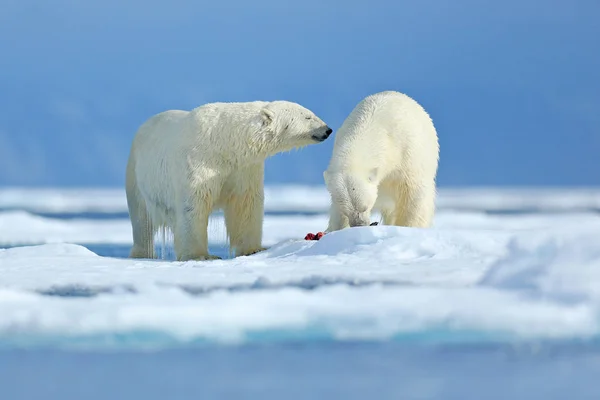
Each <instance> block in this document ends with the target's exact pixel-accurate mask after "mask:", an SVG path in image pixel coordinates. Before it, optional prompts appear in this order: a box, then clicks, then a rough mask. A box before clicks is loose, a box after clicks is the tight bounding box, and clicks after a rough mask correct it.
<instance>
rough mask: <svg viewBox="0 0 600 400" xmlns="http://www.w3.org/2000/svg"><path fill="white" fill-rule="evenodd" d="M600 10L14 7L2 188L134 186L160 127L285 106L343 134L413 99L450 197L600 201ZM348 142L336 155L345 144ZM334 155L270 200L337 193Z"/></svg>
mask: <svg viewBox="0 0 600 400" xmlns="http://www.w3.org/2000/svg"><path fill="white" fill-rule="evenodd" d="M599 17H600V3H598V1H596V0H579V1H577V0H575V1H567V0H563V1H557V0H507V1H503V2H499V1H495V2H489V1H483V0H437V1H433V0H419V1H411V2H407V1H394V0H388V1H380V0H370V1H368V2H359V1H354V0H350V1H341V0H338V1H325V0H307V1H302V2H297V1H296V2H290V1H275V0H269V1H262V0H258V1H251V2H250V1H242V0H235V1H229V0H222V1H218V2H210V3H208V2H202V1H187V0H173V1H168V2H167V1H156V0H149V1H141V0H133V1H120V0H119V1H117V0H104V1H95V0H88V1H80V0H55V1H52V2H49V1H45V0H44V1H28V0H8V1H7V0H4V1H3V4H2V12H1V13H0V110H2V111H1V112H0V185H23V186H24V185H30V186H121V185H123V182H124V171H125V164H126V161H127V155H128V153H129V146H130V143H131V139H132V137H133V135H134V133H135V130H136V129H137V127H138V126H139V125H140V124H141V123H142V122H143V121H144V120H145V119H146V118H148V117H149V116H151V115H152V114H155V113H157V112H160V111H163V110H165V109H171V108H179V109H182V108H183V109H190V108H193V107H196V106H198V105H200V104H203V103H206V102H211V101H250V100H275V99H285V100H291V101H296V102H299V103H301V104H303V105H304V106H306V107H308V108H310V109H311V110H313V111H314V112H315V113H317V114H318V115H319V116H320V117H321V118H323V119H324V120H325V121H326V122H328V123H329V125H331V126H332V127H333V128H334V130H335V129H336V128H337V127H339V126H340V125H341V123H342V121H343V120H344V118H345V117H346V116H347V115H348V113H350V111H351V110H352V108H353V107H354V106H355V105H356V103H358V102H359V101H360V100H361V99H362V98H364V97H365V96H367V95H369V94H371V93H375V92H378V91H382V90H398V91H401V92H404V93H407V94H408V95H410V96H411V97H413V98H415V99H416V100H417V101H418V102H420V103H421V104H422V105H423V106H424V107H425V108H426V109H427V111H428V112H429V113H430V114H431V116H432V118H433V120H434V123H435V125H436V127H437V129H438V135H439V138H440V145H441V154H440V156H441V160H440V169H439V174H438V182H439V185H440V186H467V185H598V184H600V155H599V154H600V112H599V110H600V51H598V38H600V24H598V20H599ZM332 139H333V138H332ZM332 146H333V140H328V141H326V142H325V143H323V144H319V145H314V146H310V147H307V148H305V149H303V150H302V151H295V152H292V153H286V154H282V155H278V156H275V157H274V158H272V159H269V160H268V162H267V166H266V173H265V175H266V181H267V183H313V184H321V183H322V171H323V170H324V169H325V168H326V166H327V163H328V160H329V156H330V154H331V150H332Z"/></svg>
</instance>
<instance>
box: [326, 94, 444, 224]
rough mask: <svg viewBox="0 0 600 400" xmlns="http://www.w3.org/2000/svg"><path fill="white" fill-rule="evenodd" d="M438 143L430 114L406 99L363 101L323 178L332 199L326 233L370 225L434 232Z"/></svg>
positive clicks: (341, 131) (390, 97)
mask: <svg viewBox="0 0 600 400" xmlns="http://www.w3.org/2000/svg"><path fill="white" fill-rule="evenodd" d="M438 160H439V144H438V137H437V133H436V130H435V127H434V125H433V122H432V121H431V118H430V117H429V115H428V114H427V112H426V111H425V110H424V109H423V108H422V107H421V106H420V105H419V104H418V103H417V102H416V101H414V100H413V99H411V98H410V97H408V96H406V95H405V94H402V93H398V92H394V91H385V92H381V93H376V94H373V95H370V96H368V97H366V98H365V99H363V100H362V101H361V102H360V103H358V105H357V106H356V107H355V108H354V110H353V111H352V112H351V113H350V115H349V116H348V117H347V118H346V120H345V121H344V123H343V124H342V126H341V127H340V129H339V130H338V131H337V133H336V135H335V142H334V148H333V154H332V156H331V160H330V162H329V166H328V168H327V170H326V171H325V172H324V173H323V177H324V179H325V184H326V186H327V189H328V191H329V193H330V195H331V209H330V218H329V226H328V228H327V230H326V231H325V232H332V231H336V230H340V229H343V228H347V227H354V226H365V225H369V224H370V222H371V221H370V219H371V212H372V211H373V210H378V211H379V212H380V213H381V216H382V219H383V224H384V225H397V226H407V227H429V226H430V225H431V223H432V219H433V215H434V211H435V197H436V183H435V179H436V174H437V169H438Z"/></svg>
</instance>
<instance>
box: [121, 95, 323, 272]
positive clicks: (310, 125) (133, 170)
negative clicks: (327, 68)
mask: <svg viewBox="0 0 600 400" xmlns="http://www.w3.org/2000/svg"><path fill="white" fill-rule="evenodd" d="M330 133H331V129H329V127H328V126H327V125H326V124H325V123H324V122H323V121H322V120H321V119H319V118H318V117H317V116H316V115H315V114H314V113H312V112H311V111H310V110H307V109H306V108H304V107H302V106H300V105H299V104H296V103H291V102H286V101H274V102H264V101H255V102H247V103H211V104H206V105H203V106H200V107H198V108H195V109H193V110H191V111H180V110H169V111H165V112H162V113H159V114H157V115H155V116H153V117H151V118H150V119H149V120H147V121H146V122H145V123H144V124H143V125H142V126H141V127H140V128H139V130H138V131H137V133H136V136H135V138H134V140H133V143H132V147H131V152H130V156H129V161H128V163H127V176H126V193H127V204H128V207H129V215H130V219H131V225H132V228H133V248H132V249H131V253H130V257H135V258H154V257H155V253H154V244H153V238H154V233H155V232H156V231H157V230H158V229H159V228H163V227H166V228H170V229H171V230H172V231H173V234H174V240H175V243H174V245H175V254H176V257H177V259H178V260H189V259H197V260H204V259H214V258H218V257H216V256H212V255H209V254H208V238H207V225H208V217H209V214H210V213H211V212H212V211H214V210H217V209H223V211H224V214H225V223H226V228H227V234H228V237H229V242H230V249H231V250H232V251H233V250H235V253H236V255H249V254H253V253H256V252H258V251H261V250H263V248H262V247H261V240H262V225H263V206H264V190H263V177H264V161H265V159H266V158H267V157H269V156H271V155H274V154H276V153H279V152H283V151H289V150H292V149H293V148H300V147H303V146H306V145H309V144H313V143H318V142H320V141H323V140H325V139H326V138H327V137H328V136H329V134H330Z"/></svg>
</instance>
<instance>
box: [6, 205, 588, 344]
mask: <svg viewBox="0 0 600 400" xmlns="http://www.w3.org/2000/svg"><path fill="white" fill-rule="evenodd" d="M555 217H556V218H558V219H559V221H558V222H557V221H556V220H555ZM555 217H550V219H548V218H546V219H545V222H544V220H543V219H540V220H536V219H535V218H534V217H527V218H529V220H528V219H527V218H525V217H503V218H504V219H502V218H500V217H498V218H499V219H498V221H496V220H495V219H494V218H495V217H491V216H481V215H480V216H479V217H477V218H476V217H475V216H472V217H469V216H468V215H467V217H466V218H465V219H464V221H463V222H464V224H461V223H459V221H461V220H460V218H459V217H458V216H456V215H454V216H452V215H448V216H446V217H444V216H440V217H439V220H438V221H439V224H438V225H439V226H436V227H435V228H432V229H410V228H401V227H385V226H377V227H364V228H352V229H346V230H342V231H339V232H335V233H331V234H328V235H326V236H325V237H323V238H322V239H321V240H320V241H304V240H294V239H286V240H282V241H280V242H277V243H276V244H274V245H273V246H272V247H271V248H270V249H269V250H267V251H265V252H263V253H259V254H256V255H253V256H249V257H239V258H235V259H226V260H219V261H209V262H194V261H188V262H173V261H164V260H130V259H124V258H123V259H120V258H107V257H101V256H98V255H96V254H95V253H93V252H91V251H89V250H88V249H86V248H85V247H82V246H80V245H75V244H66V243H56V244H45V245H39V246H24V247H16V248H9V249H4V250H0V345H4V346H34V345H58V346H92V347H94V346H96V347H98V346H99V347H102V346H150V347H164V346H180V345H189V344H206V343H215V344H228V345H231V344H239V343H249V342H256V341H285V340H335V341H344V340H416V341H419V340H421V341H434V342H446V341H497V340H499V341H520V340H587V339H595V338H597V337H598V335H599V333H600V312H599V311H600V309H599V306H600V284H598V282H600V245H599V244H598V237H599V235H598V233H600V219H599V218H598V216H597V215H592V214H587V215H586V216H585V218H584V216H581V215H580V216H575V217H573V216H572V219H571V221H570V222H569V221H567V220H566V219H562V220H561V216H555ZM320 218H322V219H323V218H325V219H324V220H321V222H323V221H326V217H325V216H321V217H320ZM444 218H448V220H449V221H454V222H452V223H449V222H448V221H447V223H444V222H443V221H444ZM490 218H491V219H490ZM511 218H516V219H514V220H512V219H511ZM506 219H508V220H506ZM517 219H520V221H521V224H518V223H517V222H516V221H517ZM289 221H290V220H288V222H287V224H282V226H281V227H280V229H283V230H287V229H288V228H289V229H291V228H293V227H291V224H292V223H290V222H289ZM494 221H496V222H497V223H496V224H494ZM511 221H512V222H511ZM311 223H312V224H314V223H315V221H311ZM265 224H266V225H268V224H269V221H268V220H267V221H266V222H265ZM459 225H462V226H459ZM494 226H495V227H494ZM303 228H306V227H303ZM315 228H317V229H319V228H321V227H319V226H314V225H313V226H312V231H315V230H316V229H315Z"/></svg>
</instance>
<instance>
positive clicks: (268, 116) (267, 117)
mask: <svg viewBox="0 0 600 400" xmlns="http://www.w3.org/2000/svg"><path fill="white" fill-rule="evenodd" d="M260 116H261V117H262V121H263V125H264V126H267V125H269V124H271V123H272V122H273V119H275V113H274V112H273V111H271V110H269V109H268V108H263V109H262V110H260Z"/></svg>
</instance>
